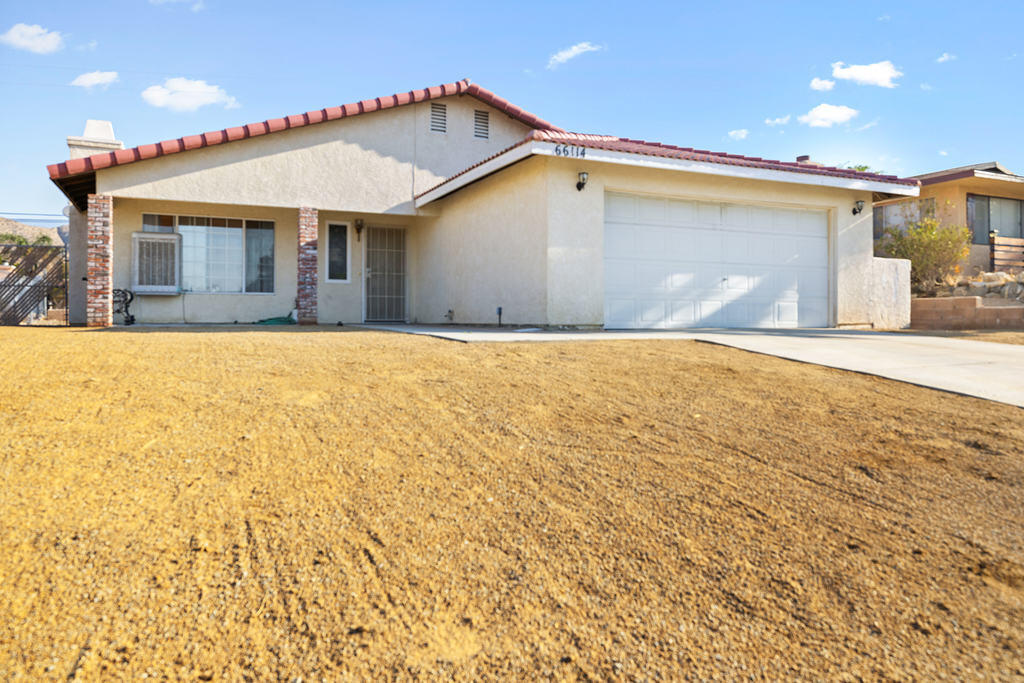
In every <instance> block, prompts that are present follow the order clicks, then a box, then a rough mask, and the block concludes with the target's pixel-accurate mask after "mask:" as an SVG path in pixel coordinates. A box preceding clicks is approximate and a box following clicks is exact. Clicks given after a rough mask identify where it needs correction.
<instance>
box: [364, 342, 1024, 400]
mask: <svg viewBox="0 0 1024 683" xmlns="http://www.w3.org/2000/svg"><path fill="white" fill-rule="evenodd" d="M366 327H367V328H370V329H383V330H389V331H394V332H405V333H411V334H423V335H428V336H432V337H439V338H442V339H450V340H453V341H460V342H467V343H474V342H557V341H607V340H617V339H631V340H637V341H638V340H643V339H695V340H697V341H703V342H709V343H712V344H721V345H723V346H731V347H733V348H737V349H743V350H746V351H753V352H755V353H764V354H767V355H770V356H778V357H779V358H788V359H790V360H796V361H800V362H803V363H814V364H815V365H824V366H827V367H830V368H838V369H840V370H852V371H854V372H862V373H866V374H869V375H877V376H879V377H886V378H888V379H894V380H898V381H901V382H909V383H910V384H917V385H920V386H924V387H930V388H932V389H941V390H943V391H950V392H953V393H957V394H964V395H967V396H976V397H978V398H984V399H988V400H990V401H999V402H1001V403H1009V404H1010V405H1015V406H1020V407H1024V346H1020V345H1013V344H998V343H993V342H984V341H973V340H970V339H951V338H946V337H928V336H918V335H913V334H904V333H894V332H870V331H862V330H636V331H633V330H621V331H616V330H607V331H604V330H594V331H576V330H568V331H561V330H537V329H536V328H525V330H524V329H523V328H502V329H499V328H486V327H481V328H470V327H458V326H454V325H453V326H443V325H442V326H426V325H372V326H371V325H367V326H366ZM517 330H518V331H517Z"/></svg>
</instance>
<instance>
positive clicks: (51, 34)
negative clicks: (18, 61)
mask: <svg viewBox="0 0 1024 683" xmlns="http://www.w3.org/2000/svg"><path fill="white" fill-rule="evenodd" d="M0 43H4V44H6V45H10V46H11V47H15V48H18V49H19V50H28V51H29V52H35V53H36V54H39V55H48V54H50V53H51V52H56V51H57V50H59V49H61V48H62V47H64V38H63V37H62V36H61V35H60V33H59V32H57V31H47V30H46V29H45V28H43V27H42V26H40V25H39V24H32V25H31V26H29V25H28V24H15V25H14V26H12V27H11V28H10V29H9V30H8V31H7V33H5V34H3V35H2V36H0Z"/></svg>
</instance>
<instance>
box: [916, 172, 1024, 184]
mask: <svg viewBox="0 0 1024 683" xmlns="http://www.w3.org/2000/svg"><path fill="white" fill-rule="evenodd" d="M974 177H975V178H984V179H985V180H1002V181H1005V182H1007V183H1024V176H1019V175H1003V174H1002V173H991V172H989V171H975V172H974ZM956 180H968V178H957V179H956ZM935 184H936V185H937V184H938V183H935Z"/></svg>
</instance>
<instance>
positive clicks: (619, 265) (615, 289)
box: [604, 260, 636, 294]
mask: <svg viewBox="0 0 1024 683" xmlns="http://www.w3.org/2000/svg"><path fill="white" fill-rule="evenodd" d="M604 288H605V291H606V292H608V293H609V294H616V293H620V292H632V291H633V289H635V288H636V263H635V262H633V261H619V260H614V261H605V265H604Z"/></svg>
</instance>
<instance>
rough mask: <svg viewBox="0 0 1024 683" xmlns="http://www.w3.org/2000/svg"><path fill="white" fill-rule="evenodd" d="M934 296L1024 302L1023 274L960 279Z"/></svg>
mask: <svg viewBox="0 0 1024 683" xmlns="http://www.w3.org/2000/svg"><path fill="white" fill-rule="evenodd" d="M935 296H936V297H939V298H943V297H953V296H977V297H983V298H985V299H1005V300H1007V301H1014V300H1016V301H1021V302H1024V272H1020V273H1016V274H1014V273H1003V272H999V273H981V274H980V275H978V276H976V277H972V278H971V279H969V280H968V279H961V280H960V281H958V282H957V283H956V284H955V285H943V286H941V287H940V288H939V289H938V290H937V291H936V292H935Z"/></svg>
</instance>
